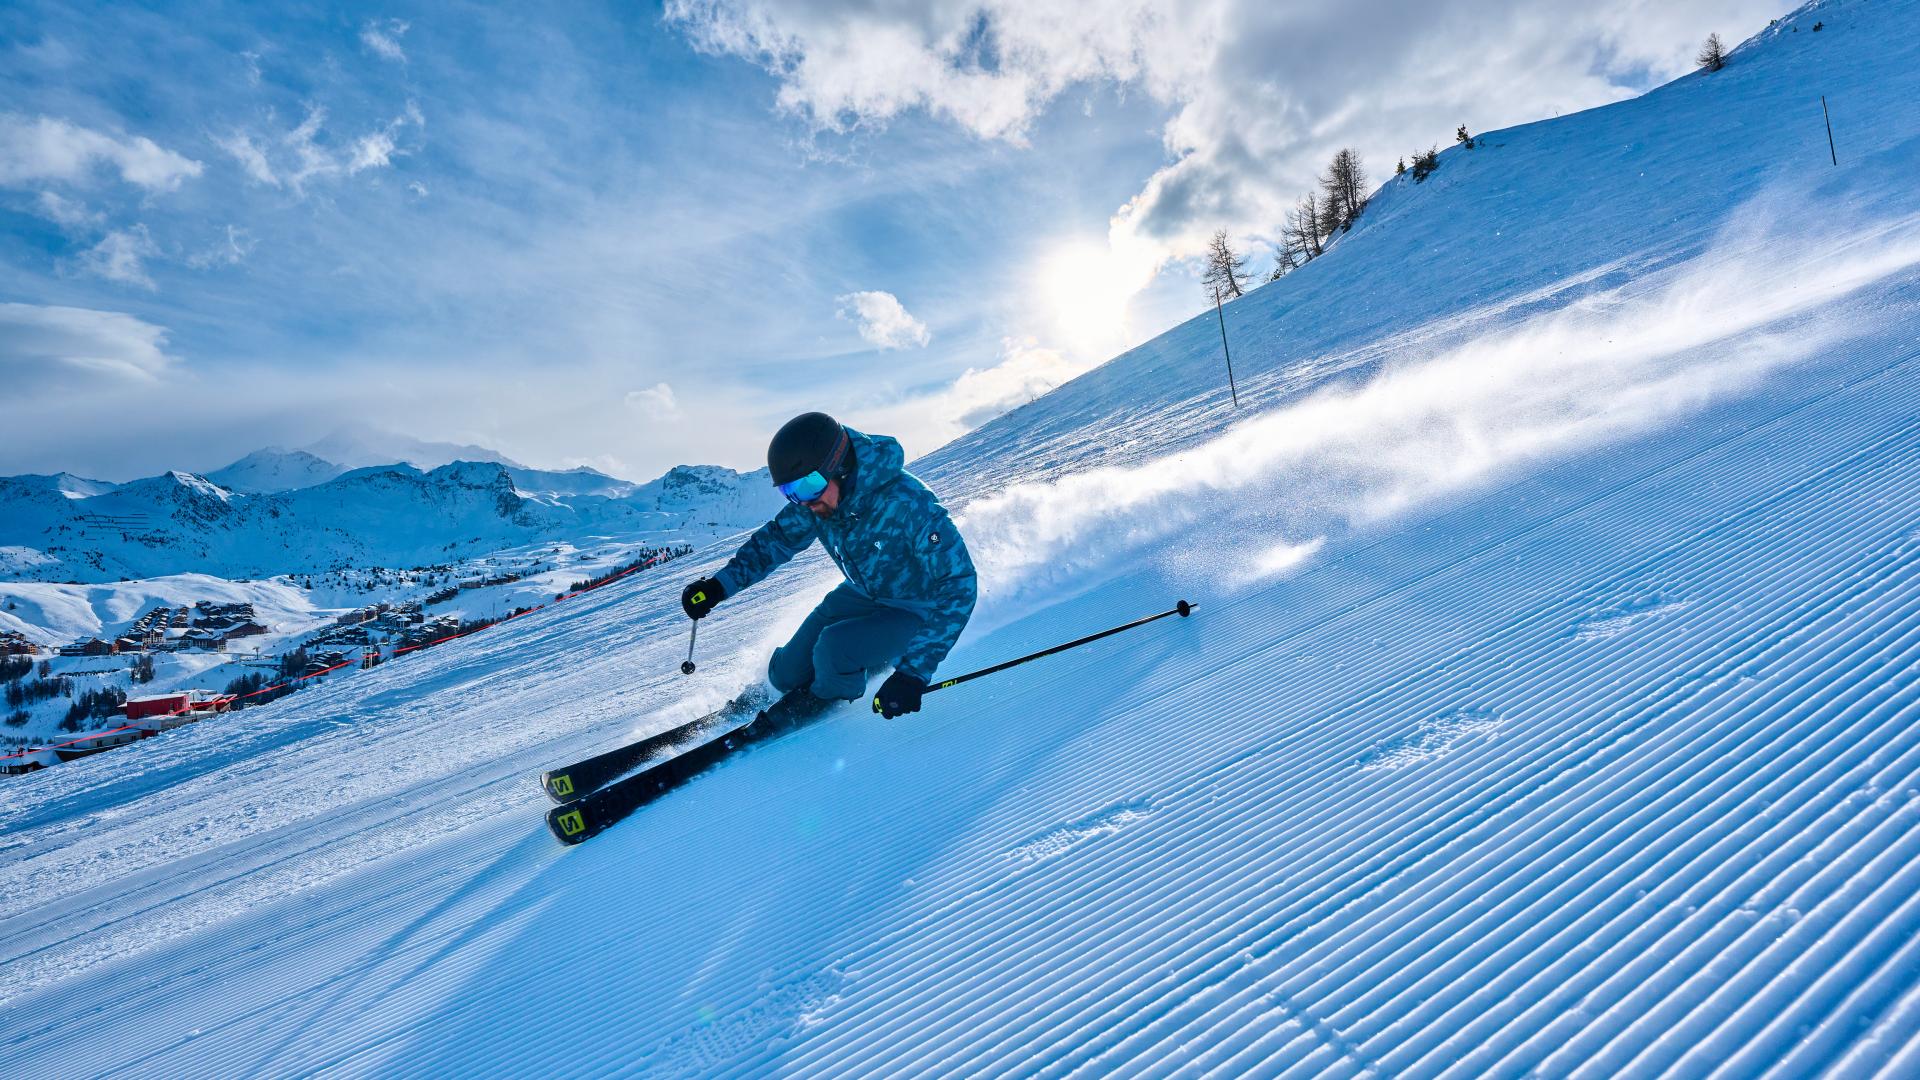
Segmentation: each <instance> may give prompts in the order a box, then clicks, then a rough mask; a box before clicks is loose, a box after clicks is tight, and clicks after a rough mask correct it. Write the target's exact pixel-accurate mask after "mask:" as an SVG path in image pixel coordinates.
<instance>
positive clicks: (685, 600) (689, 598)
mask: <svg viewBox="0 0 1920 1080" xmlns="http://www.w3.org/2000/svg"><path fill="white" fill-rule="evenodd" d="M726 598H727V587H726V586H725V585H722V584H720V582H718V581H716V580H714V579H713V578H710V577H703V578H701V579H700V580H699V581H696V582H694V583H693V584H691V585H689V586H687V587H686V588H684V589H682V590H680V606H681V607H682V608H683V609H685V611H686V613H687V618H689V619H704V618H706V615H707V612H709V611H712V610H713V605H715V604H717V603H719V602H720V601H722V600H725V599H726Z"/></svg>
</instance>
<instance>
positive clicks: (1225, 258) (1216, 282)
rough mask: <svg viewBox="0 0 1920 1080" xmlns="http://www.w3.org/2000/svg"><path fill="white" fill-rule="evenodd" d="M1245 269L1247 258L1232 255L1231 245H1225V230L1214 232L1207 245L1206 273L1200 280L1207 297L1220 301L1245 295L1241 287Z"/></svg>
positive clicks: (1244, 278)
mask: <svg viewBox="0 0 1920 1080" xmlns="http://www.w3.org/2000/svg"><path fill="white" fill-rule="evenodd" d="M1246 269H1247V258H1246V256H1244V255H1236V254H1234V252H1233V247H1232V245H1230V244H1228V243H1227V230H1225V229H1220V230H1218V231H1216V232H1215V233H1214V234H1213V240H1212V241H1210V242H1209V243H1208V245H1207V272H1206V274H1204V275H1203V276H1202V277H1201V278H1200V283H1201V284H1202V285H1203V286H1205V287H1206V290H1207V296H1208V297H1213V296H1215V295H1218V296H1219V297H1220V299H1222V300H1231V299H1237V298H1238V297H1241V296H1244V295H1246V292H1245V289H1244V287H1243V286H1242V282H1244V281H1245V280H1246V276H1247V275H1246Z"/></svg>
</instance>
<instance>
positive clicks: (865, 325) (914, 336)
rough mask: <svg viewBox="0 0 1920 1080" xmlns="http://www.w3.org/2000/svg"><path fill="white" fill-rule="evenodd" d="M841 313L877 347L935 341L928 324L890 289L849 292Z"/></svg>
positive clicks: (902, 345) (842, 302)
mask: <svg viewBox="0 0 1920 1080" xmlns="http://www.w3.org/2000/svg"><path fill="white" fill-rule="evenodd" d="M838 303H839V304H840V311H839V316H840V317H841V318H842V319H845V320H847V321H848V322H851V323H854V324H856V325H858V326H859V328H860V336H861V337H862V338H865V339H866V341H867V343H868V344H870V345H872V346H873V347H874V348H876V349H904V348H906V347H907V346H909V345H918V346H921V347H923V348H924V347H925V346H926V344H927V342H929V341H931V340H933V335H932V334H930V333H928V332H927V324H926V323H923V322H921V321H920V320H919V319H916V318H914V317H913V316H912V315H910V314H908V313H907V309H906V308H905V307H902V306H901V304H900V301H899V299H898V298H896V297H895V296H894V295H893V294H892V293H889V292H857V293H848V294H846V295H845V296H842V297H840V298H839V300H838Z"/></svg>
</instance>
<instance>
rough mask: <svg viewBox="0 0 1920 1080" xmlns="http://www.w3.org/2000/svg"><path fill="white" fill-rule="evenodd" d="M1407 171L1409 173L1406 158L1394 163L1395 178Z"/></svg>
mask: <svg viewBox="0 0 1920 1080" xmlns="http://www.w3.org/2000/svg"><path fill="white" fill-rule="evenodd" d="M1406 171H1407V159H1406V158H1401V159H1400V160H1399V161H1396V162H1394V164H1393V175H1395V176H1399V175H1400V174H1401V173H1404V172H1406Z"/></svg>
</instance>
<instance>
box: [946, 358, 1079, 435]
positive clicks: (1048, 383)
mask: <svg viewBox="0 0 1920 1080" xmlns="http://www.w3.org/2000/svg"><path fill="white" fill-rule="evenodd" d="M1092 366H1093V365H1091V364H1088V363H1082V362H1076V361H1072V360H1068V359H1067V358H1066V357H1064V356H1062V355H1060V354H1059V353H1058V352H1056V351H1054V350H1053V349H1044V348H1041V347H1040V346H1039V344H1038V343H1037V342H1035V341H1033V340H1032V339H1031V338H1027V339H1023V340H1018V341H1016V340H1013V339H1008V340H1006V341H1002V342H1001V343H1000V362H999V363H998V364H995V365H994V366H992V367H990V368H981V369H975V368H968V369H967V370H966V372H965V373H964V374H962V375H961V376H960V377H959V378H958V379H955V380H954V383H953V386H952V387H951V388H949V389H948V390H947V391H946V392H945V393H944V394H942V395H940V398H939V401H940V406H941V410H940V411H941V413H942V419H944V420H946V421H947V422H949V423H950V424H952V425H954V426H956V427H957V428H958V429H959V430H958V431H956V432H955V433H954V434H956V435H957V434H959V433H960V432H962V431H971V430H972V429H974V428H977V427H979V426H980V425H981V424H984V423H986V422H987V421H989V420H991V419H993V418H994V417H996V416H999V415H1000V414H1001V413H1003V412H1007V411H1008V410H1011V409H1016V408H1019V407H1020V406H1022V405H1025V404H1026V403H1027V402H1029V401H1032V400H1034V399H1035V398H1037V397H1039V396H1040V395H1042V394H1045V393H1047V392H1049V391H1051V390H1052V389H1053V388H1054V387H1056V386H1059V385H1060V384H1061V383H1064V382H1067V381H1068V380H1070V379H1072V378H1074V377H1075V376H1078V375H1081V374H1083V373H1084V372H1086V371H1087V369H1088V368H1090V367H1092Z"/></svg>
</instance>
